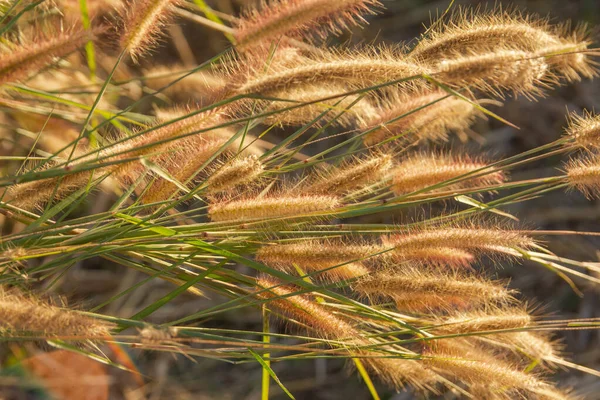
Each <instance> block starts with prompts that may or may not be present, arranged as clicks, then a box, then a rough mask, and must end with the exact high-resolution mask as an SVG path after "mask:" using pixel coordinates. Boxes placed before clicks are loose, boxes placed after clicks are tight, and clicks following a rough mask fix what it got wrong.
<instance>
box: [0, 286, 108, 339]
mask: <svg viewBox="0 0 600 400" xmlns="http://www.w3.org/2000/svg"><path fill="white" fill-rule="evenodd" d="M111 328H112V325H111V324H109V323H107V322H104V321H100V320H96V319H93V318H90V317H86V316H84V315H82V314H79V313H77V312H75V311H71V310H68V309H64V308H59V307H56V306H53V305H50V304H48V303H46V302H43V301H42V300H39V299H35V298H33V297H26V296H24V295H23V294H20V293H18V292H16V291H9V290H6V289H4V288H0V329H1V330H2V335H3V336H4V337H10V336H20V335H21V334H23V333H29V334H41V335H49V336H82V337H87V338H96V339H98V338H106V337H108V336H109V335H110V329H111Z"/></svg>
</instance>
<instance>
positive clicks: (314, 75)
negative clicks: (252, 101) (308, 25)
mask: <svg viewBox="0 0 600 400" xmlns="http://www.w3.org/2000/svg"><path fill="white" fill-rule="evenodd" d="M424 72H427V70H426V69H425V67H423V66H422V65H419V64H417V63H414V62H410V61H406V60H405V57H404V55H403V54H402V52H401V50H399V49H395V48H385V47H363V48H361V49H358V50H342V49H339V50H329V51H322V52H319V53H318V54H317V55H313V56H311V57H296V58H295V59H294V62H293V63H284V64H283V65H279V64H277V63H273V64H272V65H271V67H270V68H269V69H268V70H267V71H264V69H263V70H262V71H261V73H259V74H257V73H254V74H251V75H250V76H248V78H247V80H246V81H245V82H244V83H242V84H239V85H238V86H237V88H235V90H234V91H233V94H262V95H272V94H273V93H284V92H287V91H288V90H297V89H298V88H302V87H306V86H307V85H313V86H314V85H315V84H316V85H328V84H346V85H349V87H353V88H364V87H367V86H369V85H376V84H379V83H385V82H389V81H394V80H400V79H408V78H413V77H420V76H421V74H423V73H424ZM410 83H411V84H415V81H414V80H413V81H412V82H410ZM404 84H405V85H407V84H408V82H405V83H404Z"/></svg>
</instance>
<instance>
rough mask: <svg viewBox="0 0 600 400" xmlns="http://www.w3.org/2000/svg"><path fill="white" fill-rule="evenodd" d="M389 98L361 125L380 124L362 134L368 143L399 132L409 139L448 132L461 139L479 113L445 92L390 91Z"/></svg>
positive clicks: (442, 135) (442, 136) (430, 137)
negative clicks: (455, 134)
mask: <svg viewBox="0 0 600 400" xmlns="http://www.w3.org/2000/svg"><path fill="white" fill-rule="evenodd" d="M388 97H389V98H387V99H385V101H382V105H381V107H380V108H379V110H378V111H377V113H376V114H371V115H372V117H371V118H369V119H365V123H363V124H362V126H361V128H363V129H365V130H367V129H372V128H375V127H378V126H379V127H380V128H379V129H377V130H374V131H372V132H369V133H368V134H366V135H365V136H364V138H363V140H364V143H365V145H367V146H372V145H375V144H377V143H380V142H382V141H383V140H385V139H388V138H392V137H395V136H400V135H402V137H401V138H405V139H408V141H413V140H414V139H416V140H443V139H446V138H447V137H448V133H449V132H456V133H457V134H458V135H459V136H460V137H461V138H464V137H465V136H466V133H465V132H466V131H467V130H468V128H469V127H470V126H471V125H472V124H473V122H474V120H475V118H476V117H477V116H478V115H480V114H481V113H480V112H479V111H478V110H477V108H476V107H475V106H474V105H473V104H471V103H469V102H467V101H465V100H462V99H459V98H457V97H453V96H450V97H448V93H446V92H444V91H437V90H435V91H431V90H428V91H420V92H417V93H410V94H406V93H401V92H392V93H391V94H390V95H389V96H388ZM389 121H392V122H389Z"/></svg>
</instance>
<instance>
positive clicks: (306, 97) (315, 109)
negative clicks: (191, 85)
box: [252, 84, 376, 127]
mask: <svg viewBox="0 0 600 400" xmlns="http://www.w3.org/2000/svg"><path fill="white" fill-rule="evenodd" d="M346 92H347V89H346V88H345V87H344V86H342V85H337V84H328V85H307V86H302V87H298V88H292V89H288V90H282V91H281V92H276V93H273V94H272V97H275V98H278V99H283V100H285V101H283V100H282V101H272V102H265V103H267V104H266V105H265V107H264V111H265V112H273V111H277V112H274V113H271V114H270V115H267V116H266V117H265V120H264V122H265V123H266V124H272V125H281V126H287V125H292V126H294V125H300V126H301V125H306V124H312V126H316V127H318V126H321V125H323V124H325V123H327V124H330V125H339V126H344V127H346V126H352V125H353V124H355V123H363V121H364V120H365V118H371V116H372V115H374V114H375V112H376V111H375V108H374V107H373V105H372V104H371V103H370V102H369V100H368V99H367V98H365V97H361V96H359V95H343V94H344V93H346ZM333 96H336V97H333ZM331 97H333V98H331ZM303 103H306V104H303ZM255 104H256V102H254V103H253V104H252V107H256V105H255ZM300 104H303V105H302V106H301V107H296V108H292V109H291V110H285V111H279V110H283V109H285V108H288V107H292V106H297V105H300Z"/></svg>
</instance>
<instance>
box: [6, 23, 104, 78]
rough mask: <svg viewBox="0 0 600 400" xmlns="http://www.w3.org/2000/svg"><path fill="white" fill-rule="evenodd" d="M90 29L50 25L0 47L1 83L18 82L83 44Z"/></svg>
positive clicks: (89, 34)
mask: <svg viewBox="0 0 600 400" xmlns="http://www.w3.org/2000/svg"><path fill="white" fill-rule="evenodd" d="M92 37H93V33H90V32H88V31H84V30H82V29H79V28H75V27H71V28H69V29H63V28H60V29H57V28H52V29H48V30H46V31H44V30H41V31H40V32H36V33H35V36H34V37H30V38H25V39H23V38H21V39H20V40H19V41H14V42H8V41H7V42H4V43H3V44H2V45H1V47H0V85H3V84H5V83H8V82H17V81H20V80H23V79H25V78H27V77H28V76H29V75H31V74H32V73H33V72H39V70H40V69H43V68H45V67H47V66H48V65H51V64H52V63H53V61H54V59H55V58H60V57H64V56H66V55H68V54H70V53H72V52H73V51H75V50H77V49H79V48H80V47H82V46H83V45H84V44H85V43H86V42H87V41H88V40H90V39H91V38H92Z"/></svg>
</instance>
